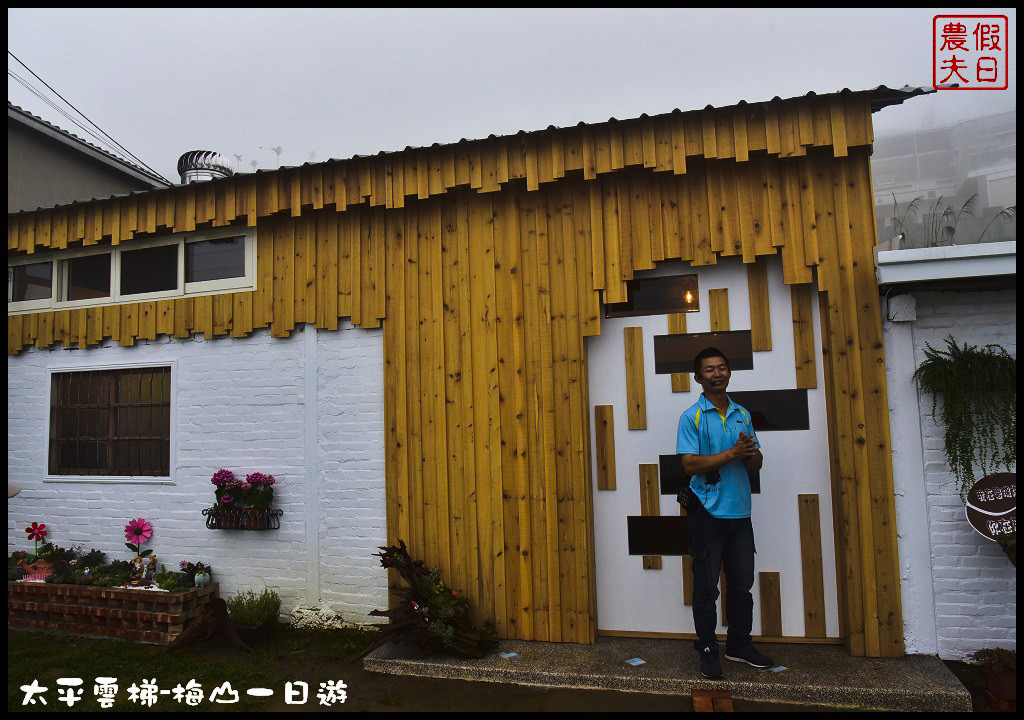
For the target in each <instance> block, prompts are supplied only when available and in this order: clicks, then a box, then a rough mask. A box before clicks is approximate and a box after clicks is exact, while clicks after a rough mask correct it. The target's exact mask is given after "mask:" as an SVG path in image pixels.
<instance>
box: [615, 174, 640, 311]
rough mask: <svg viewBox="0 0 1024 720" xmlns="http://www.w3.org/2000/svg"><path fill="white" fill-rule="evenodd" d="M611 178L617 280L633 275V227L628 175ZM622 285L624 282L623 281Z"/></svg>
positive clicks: (627, 278)
mask: <svg viewBox="0 0 1024 720" xmlns="http://www.w3.org/2000/svg"><path fill="white" fill-rule="evenodd" d="M611 180H612V181H613V182H614V183H615V201H616V209H617V211H618V213H619V280H620V282H621V281H623V280H629V279H631V278H632V277H633V269H634V268H635V267H636V266H635V265H634V262H635V260H636V258H635V257H634V255H635V254H636V251H635V250H634V244H635V243H634V240H633V235H634V228H633V219H632V217H631V208H630V193H629V184H628V176H627V175H626V173H616V174H615V175H613V176H612V178H611ZM623 287H625V284H624V283H623ZM623 299H625V298H623Z"/></svg>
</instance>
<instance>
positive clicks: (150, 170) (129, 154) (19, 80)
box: [7, 50, 174, 185]
mask: <svg viewBox="0 0 1024 720" xmlns="http://www.w3.org/2000/svg"><path fill="white" fill-rule="evenodd" d="M7 54H8V55H10V56H11V57H12V58H14V59H15V60H17V61H18V63H20V64H21V65H22V67H24V68H25V69H26V70H28V71H29V72H30V73H32V76H33V77H35V78H36V79H37V80H38V81H39V82H41V83H42V84H43V85H45V86H46V87H47V88H48V89H49V90H50V92H52V93H53V94H54V95H56V96H57V97H59V98H60V99H61V100H63V101H64V102H65V103H67V105H68V107H70V108H72V109H73V110H74V111H75V112H77V113H78V114H79V115H81V116H82V117H83V118H84V119H85V120H86V121H87V122H88V123H89V124H90V125H92V126H93V127H94V128H96V129H97V130H98V131H99V132H100V133H102V134H103V136H104V137H105V138H107V141H108V142H103V141H102V140H101V142H102V143H103V144H112V146H113V147H116V148H118V149H120V151H121V152H122V153H124V154H125V155H127V156H128V157H130V158H132V159H133V160H134V161H135V162H137V163H138V164H139V165H140V166H142V167H143V168H145V169H146V170H148V171H149V172H151V173H153V174H154V175H156V176H157V177H158V178H160V179H162V180H163V181H164V182H166V183H168V184H169V185H173V184H174V183H172V182H171V181H170V180H168V179H167V178H165V177H164V176H163V175H161V174H160V173H158V172H157V171H156V170H154V169H153V168H151V167H150V166H149V165H147V164H146V163H145V162H143V161H142V160H141V159H140V158H138V157H137V156H136V155H134V154H133V153H131V152H129V151H128V149H127V148H125V147H124V146H123V145H121V144H120V143H119V142H117V141H116V140H114V138H112V137H111V136H110V135H109V134H108V133H107V132H106V131H105V130H104V129H103V128H101V127H100V126H99V125H97V124H96V123H95V122H93V121H92V120H91V119H90V118H89V117H88V116H87V115H86V114H85V113H83V112H82V111H81V110H79V109H78V108H77V107H75V106H74V105H73V104H72V103H71V102H70V101H69V100H68V99H67V98H65V97H64V96H63V95H61V94H60V93H59V92H57V91H56V90H54V89H53V88H52V87H51V86H50V84H49V83H47V82H46V81H45V80H43V79H42V78H41V77H39V76H38V75H37V74H36V73H35V72H34V71H33V70H32V68H30V67H29V66H28V65H26V64H25V63H24V62H22V61H21V59H20V58H18V56H17V55H15V54H14V53H13V52H11V51H10V50H8V51H7ZM7 73H8V75H11V76H12V77H13V78H14V79H15V80H17V81H18V82H19V83H21V84H22V85H23V86H25V87H26V88H28V89H29V90H30V91H31V92H32V93H33V94H35V95H36V96H37V97H39V98H40V99H41V100H43V101H44V102H46V103H47V104H48V105H49V106H50V107H52V108H53V109H54V110H56V111H57V112H59V113H61V114H62V115H63V116H64V117H66V118H67V119H68V120H70V121H71V122H73V123H74V124H75V125H77V126H78V127H80V128H82V130H83V131H85V132H86V133H88V134H89V135H90V136H91V137H93V138H96V139H97V140H100V138H99V137H98V136H97V135H96V134H95V133H93V132H91V131H90V130H88V129H86V128H85V127H83V126H82V125H81V124H80V123H79V122H78V121H76V120H75V119H74V118H72V117H71V116H70V115H68V114H67V113H66V112H64V111H63V110H61V109H60V108H58V107H57V106H56V104H54V103H53V102H52V101H50V100H48V99H46V98H44V97H43V96H42V94H40V93H39V92H38V91H37V90H35V89H34V88H32V87H31V86H30V83H28V82H27V81H25V80H24V79H22V78H20V77H18V75H17V74H15V73H14V72H12V71H11V70H8V71H7Z"/></svg>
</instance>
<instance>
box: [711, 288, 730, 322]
mask: <svg viewBox="0 0 1024 720" xmlns="http://www.w3.org/2000/svg"><path fill="white" fill-rule="evenodd" d="M708 305H709V310H710V313H711V332H724V331H726V330H729V290H728V289H727V288H717V289H714V290H709V291H708Z"/></svg>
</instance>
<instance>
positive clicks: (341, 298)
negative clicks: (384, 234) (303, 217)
mask: <svg viewBox="0 0 1024 720" xmlns="http://www.w3.org/2000/svg"><path fill="white" fill-rule="evenodd" d="M358 221H359V213H358V211H357V210H355V209H352V210H348V211H346V212H344V213H338V214H337V215H335V216H334V222H335V224H336V226H337V234H338V317H352V312H353V311H352V264H353V260H352V225H353V224H354V223H358ZM415 242H416V237H415V234H414V235H413V236H412V237H406V243H413V244H415ZM411 269H413V270H415V268H411Z"/></svg>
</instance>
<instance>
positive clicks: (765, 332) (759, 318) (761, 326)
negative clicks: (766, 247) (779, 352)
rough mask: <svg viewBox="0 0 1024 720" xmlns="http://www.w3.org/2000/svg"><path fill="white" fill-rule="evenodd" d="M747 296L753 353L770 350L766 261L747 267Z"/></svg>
mask: <svg viewBox="0 0 1024 720" xmlns="http://www.w3.org/2000/svg"><path fill="white" fill-rule="evenodd" d="M747 296H748V298H749V301H750V341H751V346H752V348H753V350H754V352H758V351H765V350H771V349H772V319H771V312H770V310H771V304H770V302H769V298H768V262H767V261H766V260H760V261H759V262H756V263H751V264H749V265H747ZM797 387H799V386H797Z"/></svg>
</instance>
